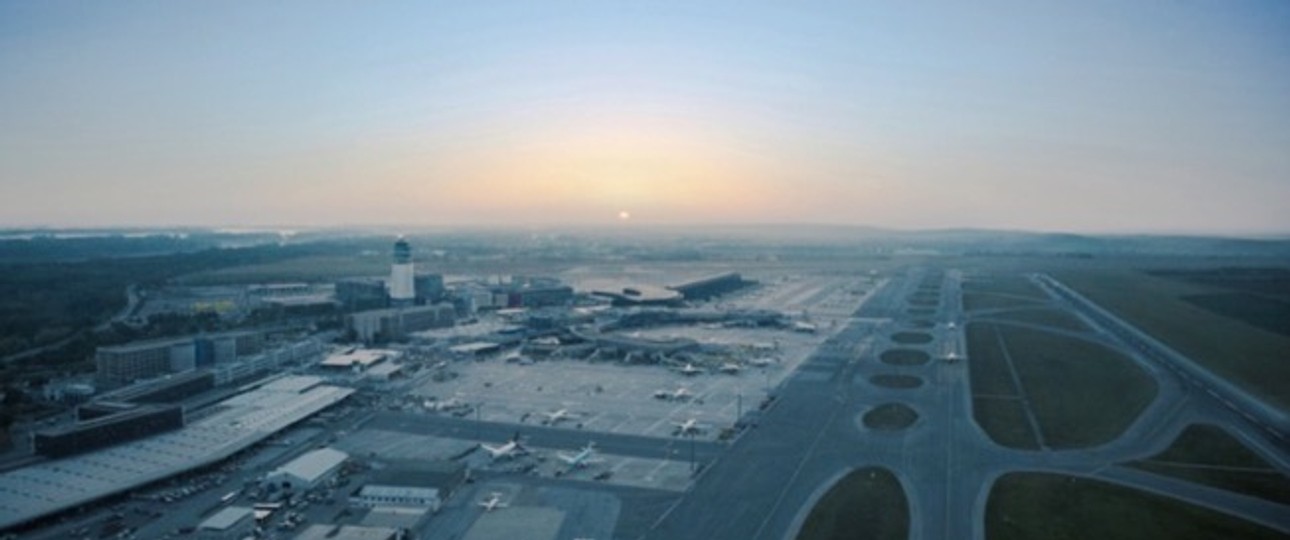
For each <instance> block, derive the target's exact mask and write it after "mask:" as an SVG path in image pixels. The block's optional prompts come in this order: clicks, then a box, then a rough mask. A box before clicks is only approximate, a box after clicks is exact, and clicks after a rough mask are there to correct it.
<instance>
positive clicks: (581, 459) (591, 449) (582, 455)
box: [556, 442, 604, 469]
mask: <svg viewBox="0 0 1290 540" xmlns="http://www.w3.org/2000/svg"><path fill="white" fill-rule="evenodd" d="M595 455H596V443H594V442H588V443H587V446H584V447H583V448H582V450H581V451H579V452H578V453H577V454H572V455H570V454H566V453H564V452H556V456H557V457H559V458H560V461H563V462H564V463H565V464H566V465H568V466H569V468H570V469H580V468H583V467H586V466H588V465H591V464H594V463H601V462H603V461H604V460H602V459H597V458H596V457H595Z"/></svg>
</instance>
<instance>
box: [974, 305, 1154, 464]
mask: <svg viewBox="0 0 1290 540" xmlns="http://www.w3.org/2000/svg"><path fill="white" fill-rule="evenodd" d="M967 337H968V357H969V358H970V359H971V361H970V362H969V366H970V367H969V370H970V371H969V378H970V381H971V384H972V392H973V395H974V396H975V397H1009V396H1012V397H1018V398H1020V397H1023V396H1024V397H1025V398H1027V399H1028V400H1029V403H1030V406H1031V409H1032V412H1033V414H1034V415H1035V419H1036V420H1037V423H1038V424H1039V430H1040V435H1041V437H1042V443H1043V445H1045V446H1048V447H1050V448H1081V447H1088V446H1095V445H1098V444H1102V443H1106V442H1109V441H1110V440H1112V439H1114V438H1115V437H1117V436H1119V434H1120V433H1123V432H1124V430H1125V429H1127V428H1128V426H1129V425H1130V424H1131V423H1132V422H1133V420H1134V419H1136V418H1137V417H1138V415H1139V414H1140V413H1141V412H1142V410H1143V409H1144V408H1146V406H1147V405H1148V404H1150V403H1151V400H1152V399H1154V398H1155V394H1156V383H1155V381H1154V380H1152V379H1151V378H1150V376H1148V375H1147V374H1146V373H1145V372H1144V371H1143V370H1142V369H1141V368H1139V367H1138V366H1137V365H1135V364H1134V363H1133V362H1132V361H1131V360H1130V359H1129V358H1127V357H1125V356H1124V355H1122V354H1120V353H1118V352H1116V351H1113V350H1111V349H1108V348H1106V347H1104V346H1102V345H1099V344H1096V343H1092V342H1088V341H1084V340H1080V339H1074V338H1069V337H1066V336H1061V335H1057V334H1052V333H1049V332H1042V331H1037V330H1031V329H1028V328H1020V327H1012V326H1007V325H998V324H992V323H972V324H969V326H968V333H967ZM1009 360H1011V364H1012V367H1013V368H1014V369H1015V370H1016V375H1017V377H1016V378H1017V380H1019V381H1020V383H1021V386H1022V388H1015V385H1014V384H1013V377H1012V374H1011V373H1010V372H1009V369H1008V366H1009ZM1010 409H1011V408H1010V407H1007V406H1004V405H1000V404H989V405H988V406H987V407H985V408H983V409H979V410H974V411H973V415H974V417H975V418H976V420H977V423H978V424H980V425H981V427H982V429H985V430H986V431H987V433H989V434H990V435H991V437H992V438H993V439H994V440H995V441H996V442H999V443H1000V444H1008V442H1009V441H1015V440H1017V437H1016V436H1015V435H1014V434H1015V433H1019V432H1021V431H1022V430H1023V429H1028V426H1020V427H1019V426H1015V425H1012V424H1014V423H1015V422H1016V421H1017V418H1022V419H1024V418H1025V417H1024V415H1017V414H1016V413H1015V411H1012V410H1010ZM1023 412H1024V410H1023ZM996 416H997V417H996Z"/></svg>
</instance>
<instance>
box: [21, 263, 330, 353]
mask: <svg viewBox="0 0 1290 540" xmlns="http://www.w3.org/2000/svg"><path fill="white" fill-rule="evenodd" d="M107 243H109V244H112V243H113V241H112V240H107ZM326 249H327V247H326V246H324V245H319V244H304V245H289V246H277V245H265V246H256V247H250V248H238V249H205V250H202V251H197V252H191V253H171V254H168V255H159V256H136V257H121V258H96V259H92V260H87V261H79V262H41V263H26V264H24V263H17V264H13V263H9V264H4V265H0V357H3V356H8V355H10V354H13V353H17V352H21V351H24V350H26V349H29V348H31V347H35V346H39V345H44V344H48V343H53V342H56V341H58V340H61V339H65V338H67V337H70V336H73V335H76V334H78V333H80V332H83V331H85V330H87V329H89V328H92V327H93V326H95V325H97V324H99V323H101V322H103V321H105V320H107V319H108V318H110V317H111V316H112V315H113V314H115V313H117V312H118V311H120V310H121V309H122V308H124V307H125V306H126V288H127V287H128V286H130V285H131V284H137V285H139V286H141V287H145V288H146V287H150V286H156V285H160V284H162V283H164V282H166V281H167V280H169V279H172V278H174V277H177V276H180V275H184V274H188V273H192V272H196V271H200V270H210V269H218V268H226V267H230V266H239V265H244V264H258V263H265V262H273V261H278V260H283V259H289V258H293V257H300V256H305V255H311V254H314V253H317V252H320V251H323V250H326Z"/></svg>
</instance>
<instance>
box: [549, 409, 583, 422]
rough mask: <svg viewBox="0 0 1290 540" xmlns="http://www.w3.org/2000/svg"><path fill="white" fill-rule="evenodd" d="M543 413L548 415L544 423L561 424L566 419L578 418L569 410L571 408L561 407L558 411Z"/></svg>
mask: <svg viewBox="0 0 1290 540" xmlns="http://www.w3.org/2000/svg"><path fill="white" fill-rule="evenodd" d="M542 415H543V416H545V417H546V419H545V420H543V421H542V423H543V424H548V425H552V426H554V425H556V424H559V423H560V422H562V421H564V420H573V419H574V418H577V416H576V415H575V414H573V413H571V412H569V409H560V410H557V411H551V412H549V413H542Z"/></svg>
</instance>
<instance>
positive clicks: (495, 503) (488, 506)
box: [479, 491, 510, 512]
mask: <svg viewBox="0 0 1290 540" xmlns="http://www.w3.org/2000/svg"><path fill="white" fill-rule="evenodd" d="M479 506H480V507H482V508H483V509H484V511H485V512H492V511H493V510H497V509H498V508H506V507H508V506H510V505H509V504H507V503H504V502H502V494H501V493H499V492H496V491H494V492H492V493H489V494H488V498H487V499H484V500H482V501H479Z"/></svg>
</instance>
